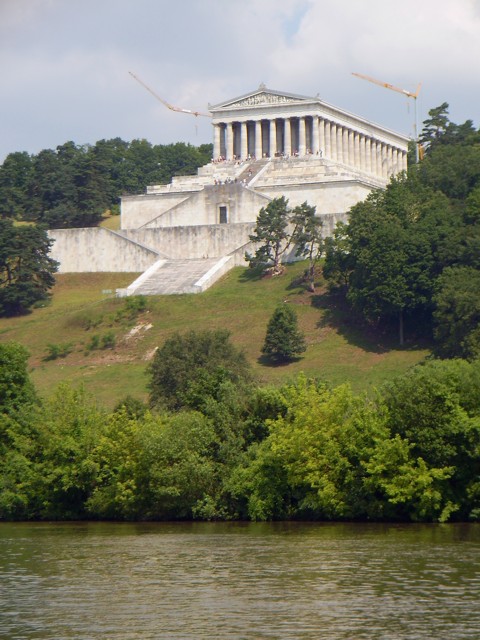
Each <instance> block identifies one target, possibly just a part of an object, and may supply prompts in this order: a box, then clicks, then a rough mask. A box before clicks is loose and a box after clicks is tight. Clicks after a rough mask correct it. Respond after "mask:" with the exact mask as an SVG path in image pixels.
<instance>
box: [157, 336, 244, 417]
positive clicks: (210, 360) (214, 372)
mask: <svg viewBox="0 0 480 640" xmlns="http://www.w3.org/2000/svg"><path fill="white" fill-rule="evenodd" d="M149 373H150V375H151V380H150V384H149V389H150V405H151V406H161V405H165V406H166V407H168V408H170V409H180V408H181V407H184V406H192V395H193V396H195V395H196V394H195V391H196V390H197V389H196V388H197V386H198V383H199V381H201V386H202V388H203V393H204V395H205V396H206V395H210V396H211V397H214V396H215V394H216V393H217V392H218V391H219V388H220V387H221V386H222V385H223V384H225V383H226V382H227V381H228V382H233V383H235V384H238V383H241V382H244V381H246V380H248V379H249V378H250V372H249V365H248V363H247V360H246V358H245V356H244V354H243V352H242V351H239V350H238V349H237V348H236V347H234V345H233V344H232V343H231V342H230V334H229V332H228V331H225V330H222V329H217V330H214V331H198V332H197V331H190V332H188V333H186V334H184V335H181V334H179V333H176V334H174V335H173V336H172V337H171V338H169V339H168V340H167V341H166V342H165V343H164V345H163V346H162V347H161V348H160V349H158V350H157V352H156V353H155V357H154V359H153V362H152V364H151V365H150V367H149Z"/></svg>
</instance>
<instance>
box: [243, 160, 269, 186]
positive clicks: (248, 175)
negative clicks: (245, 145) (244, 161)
mask: <svg viewBox="0 0 480 640" xmlns="http://www.w3.org/2000/svg"><path fill="white" fill-rule="evenodd" d="M267 162H268V160H266V159H263V158H262V159H261V160H254V161H253V162H252V163H249V164H248V166H247V167H245V169H244V170H243V171H242V172H241V173H240V175H238V176H237V180H238V181H239V182H243V180H245V182H246V183H247V184H248V183H249V182H251V181H252V180H253V179H254V178H255V176H256V175H257V174H258V173H259V172H260V171H261V170H262V169H263V167H264V166H265V165H266V164H267Z"/></svg>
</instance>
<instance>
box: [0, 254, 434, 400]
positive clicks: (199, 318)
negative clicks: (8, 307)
mask: <svg viewBox="0 0 480 640" xmlns="http://www.w3.org/2000/svg"><path fill="white" fill-rule="evenodd" d="M303 269H304V265H303V264H302V263H297V264H294V265H290V266H289V267H288V268H287V271H286V273H285V274H284V275H283V276H281V277H276V278H258V277H257V276H255V274H254V273H253V272H252V271H251V270H248V269H243V268H236V269H234V270H233V271H231V272H230V273H228V274H227V275H226V276H225V277H224V278H223V279H222V280H221V281H220V282H219V283H218V284H217V285H215V286H214V287H213V288H212V289H210V290H208V291H206V292H204V293H202V294H197V295H180V296H155V297H151V298H145V299H143V300H142V299H140V300H139V299H138V298H123V299H119V298H115V296H114V292H115V289H116V288H117V287H124V286H126V285H128V284H129V283H130V282H131V281H132V280H133V279H134V278H135V277H136V275H137V274H125V273H123V274H122V273H115V274H105V273H93V274H62V275H58V276H57V283H56V285H55V287H54V289H53V296H52V300H51V302H50V303H49V304H48V305H47V306H45V307H43V308H38V309H34V310H33V312H32V313H31V314H30V315H28V316H24V317H19V318H2V319H0V336H1V338H0V339H1V340H2V341H10V340H15V341H18V342H20V343H22V344H23V345H25V346H26V347H27V348H28V349H29V351H30V353H31V358H30V370H31V377H32V380H33V382H34V383H35V385H36V387H37V390H38V391H39V393H40V394H41V395H45V396H46V395H49V394H50V393H51V392H52V391H53V389H54V388H55V387H56V386H57V385H58V384H59V383H60V382H62V381H70V382H72V383H73V384H80V383H83V384H84V385H85V387H86V389H87V390H88V391H90V392H92V393H93V394H94V395H95V397H96V398H97V400H98V401H99V402H100V403H101V404H104V405H105V406H107V407H113V406H114V405H115V404H116V403H117V402H118V401H119V400H121V399H122V398H124V397H125V396H126V395H127V394H130V395H133V396H135V397H137V398H139V399H143V400H144V399H146V397H147V382H148V376H147V375H146V373H145V370H146V367H147V365H148V362H149V360H150V359H151V358H152V356H153V353H154V351H155V348H156V347H158V346H159V345H161V344H162V343H163V341H164V340H165V339H166V338H167V337H168V336H170V335H171V334H172V333H174V332H175V331H180V332H182V331H187V330H189V329H207V328H227V329H228V330H230V331H231V334H232V341H233V342H234V343H235V344H236V345H237V346H239V347H241V348H242V349H244V351H245V353H246V356H247V358H248V360H249V361H250V363H251V364H252V367H253V370H254V373H255V375H256V376H257V378H258V380H259V382H260V383H261V384H266V383H274V384H275V383H280V382H282V381H284V380H286V379H289V378H291V377H293V376H295V375H296V374H298V373H300V372H302V371H303V372H305V374H306V375H308V376H318V377H321V378H323V379H326V380H328V381H330V382H331V383H332V384H333V385H337V384H340V383H342V382H350V383H351V384H352V387H353V389H354V390H356V391H360V390H369V389H372V388H373V387H374V386H378V385H380V384H381V383H382V382H383V381H385V380H387V379H390V378H392V377H394V376H395V375H397V374H399V373H402V372H403V371H405V370H406V369H407V368H408V367H410V366H411V365H413V364H415V363H417V362H419V361H420V360H422V359H423V358H424V357H425V356H426V355H427V354H428V349H427V348H426V347H425V345H417V344H412V343H408V340H407V343H406V345H405V346H404V347H403V348H401V349H400V348H398V347H397V345H395V343H394V342H393V341H389V339H384V338H383V337H379V336H376V335H375V334H373V333H370V334H368V333H366V332H362V331H361V330H360V329H358V327H355V326H354V325H353V323H351V322H349V316H348V314H347V313H343V312H342V311H341V310H339V309H337V308H336V307H335V306H333V305H332V301H331V299H330V296H328V295H327V294H326V292H325V287H324V286H323V283H322V282H321V281H320V282H319V286H318V289H317V291H316V293H315V294H311V293H308V292H307V291H306V290H305V287H304V285H303V284H302V282H301V275H302V273H303ZM281 301H285V302H286V303H288V304H291V305H292V306H294V307H295V310H296V311H297V314H298V319H299V325H300V328H301V329H302V330H303V331H304V333H305V336H306V340H307V351H306V353H305V354H304V357H303V358H301V359H300V360H298V361H297V362H293V363H291V364H289V365H284V366H275V367H274V366H269V365H268V363H267V362H266V361H265V360H264V359H263V358H262V357H261V347H262V344H263V340H264V338H265V331H266V326H267V322H268V319H269V318H270V316H271V314H272V313H273V310H274V308H275V306H276V305H277V304H278V303H279V302H281ZM144 305H145V306H144Z"/></svg>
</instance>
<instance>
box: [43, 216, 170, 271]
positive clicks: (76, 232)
mask: <svg viewBox="0 0 480 640" xmlns="http://www.w3.org/2000/svg"><path fill="white" fill-rule="evenodd" d="M48 235H49V237H50V238H51V239H52V240H54V243H53V246H52V249H51V251H50V256H51V257H52V258H53V259H54V260H57V261H58V262H59V263H60V267H59V273H84V272H85V273H88V272H95V271H106V272H108V271H111V272H118V271H124V272H127V273H138V272H140V271H145V269H148V267H149V266H150V265H152V264H153V263H154V262H155V261H156V260H158V257H159V256H158V253H157V252H156V251H154V250H152V249H149V248H147V247H145V246H142V245H141V244H136V243H135V242H131V241H130V240H128V239H127V238H125V237H123V236H121V235H119V234H118V233H115V232H113V231H109V230H108V229H102V228H98V227H96V228H89V229H54V230H51V231H49V232H48Z"/></svg>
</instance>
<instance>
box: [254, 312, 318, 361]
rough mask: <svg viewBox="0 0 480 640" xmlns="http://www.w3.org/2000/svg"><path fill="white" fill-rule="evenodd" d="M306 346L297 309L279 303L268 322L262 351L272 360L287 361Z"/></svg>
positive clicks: (301, 351)
mask: <svg viewBox="0 0 480 640" xmlns="http://www.w3.org/2000/svg"><path fill="white" fill-rule="evenodd" d="M306 348H307V347H306V344H305V338H304V336H303V334H302V333H301V331H299V329H298V319H297V314H296V313H295V310H294V309H293V308H292V307H290V306H289V305H286V304H280V305H278V307H277V308H276V309H275V311H274V313H273V315H272V317H271V318H270V320H269V322H268V326H267V334H266V336H265V343H264V345H263V347H262V353H264V354H265V355H267V356H270V358H271V359H272V360H276V361H278V362H285V361H287V360H293V359H294V358H295V357H296V356H298V355H299V354H301V353H303V352H304V351H305V350H306Z"/></svg>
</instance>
